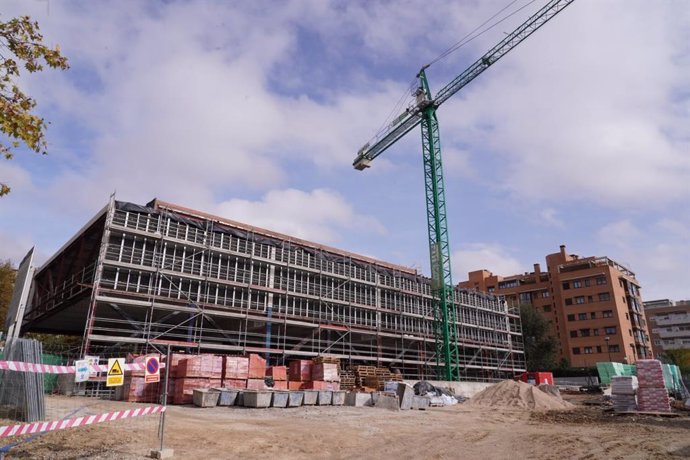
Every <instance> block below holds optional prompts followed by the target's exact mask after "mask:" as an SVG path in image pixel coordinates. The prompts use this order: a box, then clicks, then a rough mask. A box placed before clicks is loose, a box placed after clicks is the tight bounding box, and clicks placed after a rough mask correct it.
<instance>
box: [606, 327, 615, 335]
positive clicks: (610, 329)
mask: <svg viewBox="0 0 690 460" xmlns="http://www.w3.org/2000/svg"><path fill="white" fill-rule="evenodd" d="M604 332H606V334H607V335H613V334H615V333H616V326H609V327H605V328H604Z"/></svg>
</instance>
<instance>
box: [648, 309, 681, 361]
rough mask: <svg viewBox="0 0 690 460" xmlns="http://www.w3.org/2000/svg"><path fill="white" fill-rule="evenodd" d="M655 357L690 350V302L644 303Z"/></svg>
mask: <svg viewBox="0 0 690 460" xmlns="http://www.w3.org/2000/svg"><path fill="white" fill-rule="evenodd" d="M644 311H645V315H646V316H647V323H648V324H649V329H650V332H651V338H652V350H653V351H654V355H660V354H663V353H664V351H666V350H678V349H690V300H679V301H677V302H672V301H670V300H669V299H662V300H652V301H649V302H645V303H644Z"/></svg>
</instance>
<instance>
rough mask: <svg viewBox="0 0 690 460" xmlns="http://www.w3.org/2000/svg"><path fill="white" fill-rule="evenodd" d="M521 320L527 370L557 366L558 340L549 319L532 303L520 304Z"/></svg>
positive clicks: (539, 369)
mask: <svg viewBox="0 0 690 460" xmlns="http://www.w3.org/2000/svg"><path fill="white" fill-rule="evenodd" d="M520 320H521V321H522V339H523V340H524V342H525V358H526V359H527V370H528V371H544V370H548V369H553V368H554V367H556V363H555V357H556V349H557V347H558V342H557V341H556V338H555V337H554V336H553V334H552V331H551V325H550V324H549V321H548V320H547V319H546V318H545V317H544V315H543V314H542V313H541V312H540V311H538V310H536V309H535V308H534V307H532V306H531V305H522V306H520Z"/></svg>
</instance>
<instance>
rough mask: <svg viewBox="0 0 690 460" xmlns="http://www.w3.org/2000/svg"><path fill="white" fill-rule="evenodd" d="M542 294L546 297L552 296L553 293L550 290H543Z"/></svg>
mask: <svg viewBox="0 0 690 460" xmlns="http://www.w3.org/2000/svg"><path fill="white" fill-rule="evenodd" d="M541 296H542V297H544V298H545V297H551V293H550V292H549V291H542V293H541Z"/></svg>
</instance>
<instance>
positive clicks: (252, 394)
mask: <svg viewBox="0 0 690 460" xmlns="http://www.w3.org/2000/svg"><path fill="white" fill-rule="evenodd" d="M242 394H243V395H244V407H269V406H270V405H271V392H270V391H262V390H247V391H243V392H242Z"/></svg>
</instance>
